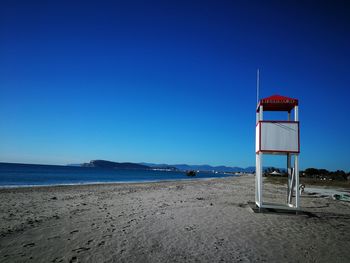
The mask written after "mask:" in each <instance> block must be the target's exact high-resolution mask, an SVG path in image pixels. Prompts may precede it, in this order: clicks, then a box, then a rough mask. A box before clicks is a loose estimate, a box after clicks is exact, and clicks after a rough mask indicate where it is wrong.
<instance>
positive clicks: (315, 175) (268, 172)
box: [264, 167, 350, 181]
mask: <svg viewBox="0 0 350 263" xmlns="http://www.w3.org/2000/svg"><path fill="white" fill-rule="evenodd" d="M264 176H267V177H268V176H281V177H284V176H287V172H286V171H285V170H282V171H281V170H280V169H278V168H275V167H268V168H265V169H264ZM299 176H300V177H305V178H312V179H319V180H336V181H346V180H350V173H346V172H344V171H343V170H337V171H328V170H326V169H316V168H307V169H305V170H304V171H300V173H299Z"/></svg>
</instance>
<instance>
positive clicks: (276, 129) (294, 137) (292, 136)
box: [257, 121, 299, 153]
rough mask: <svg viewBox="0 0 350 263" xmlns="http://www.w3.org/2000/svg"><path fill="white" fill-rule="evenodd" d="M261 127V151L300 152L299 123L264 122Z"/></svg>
mask: <svg viewBox="0 0 350 263" xmlns="http://www.w3.org/2000/svg"><path fill="white" fill-rule="evenodd" d="M259 125H260V129H259V130H260V134H259V140H260V145H259V146H260V151H262V152H295V153H298V152H299V122H280V121H262V122H260V123H259ZM257 135H258V134H257Z"/></svg>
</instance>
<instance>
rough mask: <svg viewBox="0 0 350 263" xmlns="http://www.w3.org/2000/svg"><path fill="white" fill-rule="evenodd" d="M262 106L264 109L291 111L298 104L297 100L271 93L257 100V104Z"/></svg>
mask: <svg viewBox="0 0 350 263" xmlns="http://www.w3.org/2000/svg"><path fill="white" fill-rule="evenodd" d="M260 105H262V106H263V110H264V111H291V110H292V109H293V108H294V107H295V106H298V100H297V99H293V98H289V97H284V96H281V95H273V96H270V97H267V98H264V99H261V100H260V101H259V105H258V108H257V111H259V106H260Z"/></svg>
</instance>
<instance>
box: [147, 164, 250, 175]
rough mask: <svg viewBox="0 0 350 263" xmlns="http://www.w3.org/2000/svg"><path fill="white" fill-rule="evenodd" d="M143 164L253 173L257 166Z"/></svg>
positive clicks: (206, 170)
mask: <svg viewBox="0 0 350 263" xmlns="http://www.w3.org/2000/svg"><path fill="white" fill-rule="evenodd" d="M141 164H142V165H147V166H150V167H152V168H153V167H175V168H176V169H178V170H181V171H189V170H196V171H198V170H199V171H204V172H211V171H217V172H232V173H237V172H242V173H253V172H255V166H249V167H247V168H241V167H230V166H223V165H221V166H211V165H208V164H203V165H188V164H171V165H168V164H155V163H141Z"/></svg>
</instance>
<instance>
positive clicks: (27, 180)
mask: <svg viewBox="0 0 350 263" xmlns="http://www.w3.org/2000/svg"><path fill="white" fill-rule="evenodd" d="M229 176H235V175H233V174H229V173H213V172H198V173H197V174H196V176H194V177H189V176H187V175H186V173H185V172H182V171H158V170H127V169H111V168H96V167H78V166H62V165H33V164H16V163H0V188H12V187H30V186H51V185H80V184H101V183H137V182H159V181H173V180H201V179H210V178H221V177H229Z"/></svg>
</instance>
